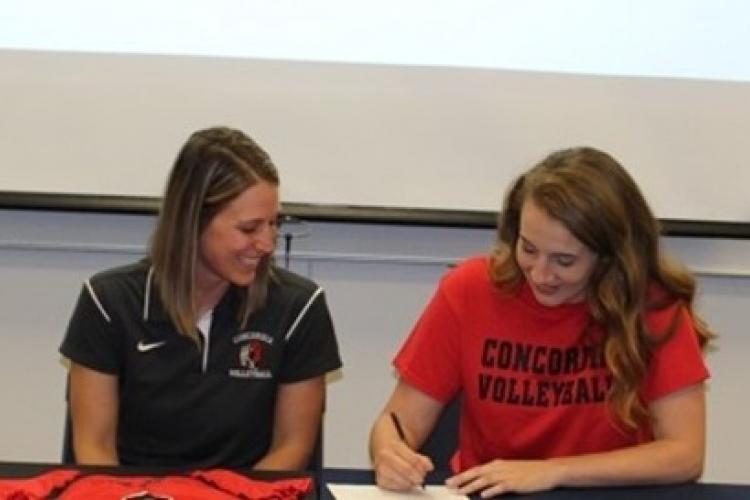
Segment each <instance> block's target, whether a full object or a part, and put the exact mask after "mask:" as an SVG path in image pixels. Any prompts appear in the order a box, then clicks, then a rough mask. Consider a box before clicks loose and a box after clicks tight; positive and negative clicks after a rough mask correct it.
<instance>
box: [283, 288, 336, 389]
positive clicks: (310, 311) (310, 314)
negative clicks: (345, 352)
mask: <svg viewBox="0 0 750 500" xmlns="http://www.w3.org/2000/svg"><path fill="white" fill-rule="evenodd" d="M319 290H320V289H319ZM338 368H341V357H340V355H339V347H338V342H337V341H336V335H335V332H334V328H333V321H332V320H331V314H330V312H329V311H328V305H327V304H326V300H325V295H324V293H323V292H322V290H320V291H319V292H318V293H317V294H314V295H312V296H311V297H310V299H309V300H308V303H307V304H305V306H303V308H302V309H301V311H300V316H299V322H298V323H297V324H296V325H294V326H293V327H292V330H291V331H290V332H289V333H288V337H287V339H286V346H285V349H284V360H283V363H282V369H281V372H280V375H279V381H280V382H281V383H289V382H298V381H301V380H307V379H310V378H313V377H318V376H320V375H325V374H326V373H328V372H330V371H333V370H336V369H338Z"/></svg>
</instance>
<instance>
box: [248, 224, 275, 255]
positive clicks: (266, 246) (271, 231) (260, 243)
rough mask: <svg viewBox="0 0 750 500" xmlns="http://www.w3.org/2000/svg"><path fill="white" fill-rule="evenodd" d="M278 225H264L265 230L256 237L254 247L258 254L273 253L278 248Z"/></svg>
mask: <svg viewBox="0 0 750 500" xmlns="http://www.w3.org/2000/svg"><path fill="white" fill-rule="evenodd" d="M276 233H277V231H276V225H275V224H264V225H263V228H262V229H261V230H260V231H259V232H258V234H256V235H255V239H254V241H253V246H254V247H255V250H256V251H257V252H263V253H271V252H273V250H274V248H276Z"/></svg>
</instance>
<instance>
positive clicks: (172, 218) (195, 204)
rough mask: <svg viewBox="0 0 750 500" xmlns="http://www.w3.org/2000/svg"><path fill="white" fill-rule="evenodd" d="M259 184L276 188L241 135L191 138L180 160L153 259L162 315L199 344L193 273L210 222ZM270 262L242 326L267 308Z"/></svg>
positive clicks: (265, 163) (243, 311) (217, 132)
mask: <svg viewBox="0 0 750 500" xmlns="http://www.w3.org/2000/svg"><path fill="white" fill-rule="evenodd" d="M259 182H267V183H269V184H271V185H274V186H278V184H279V175H278V172H277V171H276V167H275V166H274V164H273V162H272V161H271V158H270V157H269V156H268V154H267V153H266V152H265V151H264V150H263V149H262V148H261V147H260V146H259V145H258V144H256V143H255V141H253V140H252V139H251V138H250V137H248V136H247V135H245V134H244V133H242V132H241V131H239V130H235V129H231V128H227V127H214V128H208V129H204V130H199V131H197V132H195V133H193V134H192V135H191V136H190V137H189V138H188V140H187V142H186V143H185V145H184V146H183V147H182V149H181V150H180V152H179V154H178V155H177V159H176V160H175V162H174V165H173V167H172V171H171V173H170V174H169V178H168V180H167V184H166V188H165V192H164V197H163V199H162V204H161V210H160V212H159V218H158V221H157V223H156V228H155V230H154V233H153V235H152V237H151V246H150V259H151V263H152V265H153V268H154V280H155V283H156V285H157V287H158V290H159V295H160V298H161V301H162V303H163V305H164V309H165V310H166V312H167V314H168V315H169V317H170V319H171V320H172V322H173V323H174V325H175V326H176V328H177V330H178V331H179V332H180V333H181V334H183V335H187V336H188V337H191V338H192V339H193V340H195V341H197V340H198V334H197V328H196V321H197V319H198V318H197V305H196V303H195V270H196V260H197V258H198V248H199V238H200V235H201V233H202V232H203V230H204V229H205V228H206V226H207V225H208V223H209V222H210V221H211V219H212V218H213V217H214V216H215V215H216V214H217V213H218V212H219V211H220V210H221V209H222V208H224V207H225V206H226V205H227V204H228V203H230V202H231V201H232V200H233V199H234V198H236V197H237V196H238V195H240V194H241V193H243V192H244V191H245V190H246V189H247V188H249V187H251V186H254V185H255V184H257V183H259ZM270 268H271V257H265V258H263V260H262V261H261V263H260V265H259V267H258V271H257V273H256V278H255V279H254V280H253V282H252V283H251V284H250V285H249V286H248V289H247V290H246V291H245V292H246V293H245V300H244V304H243V307H241V308H240V317H239V318H238V321H240V322H245V321H246V320H247V318H248V317H249V316H250V314H251V313H252V312H253V311H254V310H256V309H257V308H259V307H260V306H262V304H263V303H264V302H265V299H266V295H267V288H268V281H269V276H270Z"/></svg>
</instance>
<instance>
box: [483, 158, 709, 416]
mask: <svg viewBox="0 0 750 500" xmlns="http://www.w3.org/2000/svg"><path fill="white" fill-rule="evenodd" d="M527 200H531V201H533V203H534V204H535V205H536V206H538V207H540V208H541V209H543V210H544V211H545V212H546V213H547V214H548V215H549V216H550V217H552V218H554V219H555V220H557V221H560V222H561V223H562V224H564V225H565V227H566V228H567V229H568V230H569V231H570V232H571V234H573V235H574V236H575V237H576V238H577V239H578V240H579V241H581V242H582V243H583V244H585V245H586V246H587V247H588V248H590V249H591V250H592V251H593V252H594V253H595V254H597V256H598V258H597V262H596V265H595V269H594V271H593V273H592V275H591V277H590V280H589V285H588V289H587V302H588V305H589V309H590V311H591V317H592V321H593V322H594V324H595V325H596V326H597V327H599V328H600V329H601V330H602V331H603V332H604V339H603V341H602V343H601V344H600V347H601V348H602V349H603V352H604V357H605V360H606V363H607V367H608V368H609V370H610V371H611V373H612V376H613V382H612V387H611V388H610V392H609V404H610V407H611V408H612V410H613V411H614V413H615V415H617V416H618V417H619V419H620V420H621V421H622V422H623V423H624V424H625V425H626V427H629V428H636V427H638V426H639V425H641V424H642V423H644V422H646V421H647V420H648V410H647V408H646V407H645V405H644V403H643V401H642V400H641V399H640V397H639V389H640V385H641V383H642V381H643V379H644V377H645V376H646V372H647V369H648V365H649V362H650V359H651V353H652V351H653V349H654V347H655V346H656V345H657V344H658V343H659V342H663V341H664V340H666V339H667V338H669V336H670V335H671V334H672V333H673V332H674V330H675V329H676V328H677V326H679V325H678V321H679V319H680V318H679V316H678V315H675V317H674V318H673V320H672V321H671V324H670V325H669V327H668V328H667V329H666V330H665V331H662V332H652V331H649V329H648V327H647V325H646V323H645V316H646V314H647V313H648V312H649V311H652V310H655V309H662V308H665V307H668V306H670V305H672V304H674V303H675V302H676V301H679V302H681V303H682V304H684V306H685V308H686V309H687V311H688V313H689V316H690V317H691V319H692V321H693V322H694V325H695V330H696V333H697V336H698V341H699V344H700V345H701V346H702V347H705V346H706V345H707V344H708V343H709V341H710V340H711V339H712V338H713V337H714V336H715V335H714V334H713V332H712V331H711V330H710V329H709V328H708V326H707V325H706V324H705V323H704V322H703V321H702V320H701V318H700V317H699V316H698V315H696V313H695V312H694V310H693V302H694V297H695V291H696V283H695V278H694V277H693V275H692V274H691V273H690V272H689V271H688V270H687V269H686V268H685V267H683V266H682V265H680V264H679V263H677V262H676V261H674V260H671V259H669V258H667V257H666V256H665V255H663V254H662V252H661V249H660V245H659V234H660V227H659V223H658V221H657V220H656V219H655V217H654V216H653V214H652V212H651V209H650V208H649V206H648V204H647V203H646V200H645V199H644V197H643V195H642V194H641V192H640V190H639V189H638V186H637V185H636V183H635V182H634V181H633V179H632V178H631V177H630V175H629V174H628V173H627V172H626V171H625V169H624V168H623V167H622V166H621V165H620V164H619V163H618V162H617V161H616V160H615V159H614V158H613V157H612V156H610V155H609V154H607V153H605V152H603V151H599V150H597V149H594V148H589V147H580V148H573V149H565V150H562V151H557V152H555V153H552V154H551V155H549V156H548V157H547V158H545V159H544V160H542V161H541V162H540V163H538V164H537V165H536V166H534V167H533V168H532V169H530V170H529V171H528V172H526V173H524V174H523V175H521V176H520V177H519V178H518V179H517V180H516V181H515V182H514V183H513V184H512V185H511V187H510V189H509V191H508V193H507V194H506V197H505V201H504V204H503V208H502V211H501V213H500V217H499V219H498V238H497V243H496V245H495V248H494V250H493V253H492V258H491V266H490V273H491V276H492V279H493V281H494V282H495V284H496V285H497V286H499V287H500V288H502V289H505V290H512V289H515V288H516V287H518V286H519V285H520V284H521V283H522V282H523V280H524V277H523V273H522V271H521V269H520V268H519V266H518V262H517V261H516V255H515V252H516V247H517V243H518V239H519V230H520V216H521V210H522V207H523V204H524V202H526V201H527ZM655 288H656V289H658V291H659V293H653V290H654V289H655ZM582 333H583V334H584V335H585V334H586V333H588V332H582Z"/></svg>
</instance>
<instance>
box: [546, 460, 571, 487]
mask: <svg viewBox="0 0 750 500" xmlns="http://www.w3.org/2000/svg"><path fill="white" fill-rule="evenodd" d="M547 462H548V463H549V465H550V466H551V467H552V474H551V476H552V481H553V483H554V485H553V487H554V488H557V487H560V486H566V485H568V484H569V480H570V474H571V471H570V462H569V461H568V460H565V459H564V458H550V459H548V460H547Z"/></svg>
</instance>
